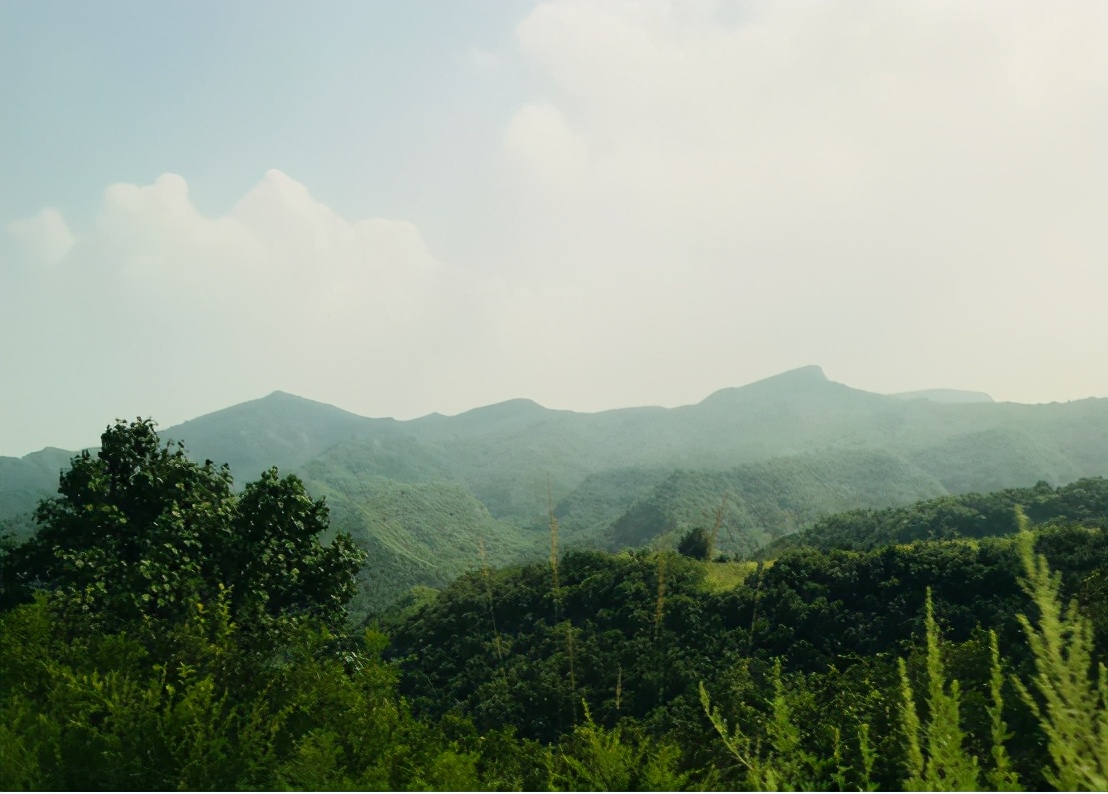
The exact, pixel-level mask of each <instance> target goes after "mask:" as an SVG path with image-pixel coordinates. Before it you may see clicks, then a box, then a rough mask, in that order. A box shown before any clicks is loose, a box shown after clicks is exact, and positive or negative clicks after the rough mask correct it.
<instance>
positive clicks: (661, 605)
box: [654, 554, 666, 637]
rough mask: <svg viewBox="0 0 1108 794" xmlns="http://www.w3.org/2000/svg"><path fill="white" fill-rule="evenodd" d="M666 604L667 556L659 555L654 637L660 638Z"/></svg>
mask: <svg viewBox="0 0 1108 794" xmlns="http://www.w3.org/2000/svg"><path fill="white" fill-rule="evenodd" d="M665 603H666V556H665V555H664V554H659V555H658V601H657V603H656V604H655V605H654V636H655V637H657V636H658V630H659V628H660V627H661V625H662V617H663V615H664V613H665Z"/></svg>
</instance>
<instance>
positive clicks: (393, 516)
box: [307, 477, 546, 614]
mask: <svg viewBox="0 0 1108 794" xmlns="http://www.w3.org/2000/svg"><path fill="white" fill-rule="evenodd" d="M307 484H308V486H309V488H310V489H311V490H312V491H314V492H315V493H317V494H320V495H323V496H325V497H326V498H327V502H328V505H329V506H330V509H331V527H332V529H333V530H334V531H336V532H349V533H350V534H351V535H352V536H353V538H354V540H355V541H356V542H357V543H358V544H359V545H360V546H361V547H363V548H365V549H367V550H368V551H369V558H368V560H367V562H366V565H365V568H364V569H363V570H362V572H361V574H360V577H359V581H360V585H361V586H360V588H359V596H358V598H357V600H356V602H355V605H354V608H355V610H356V611H357V612H359V613H362V614H364V613H366V612H369V611H373V610H375V609H378V608H380V607H381V606H383V605H386V604H391V603H393V602H395V601H396V600H397V599H399V598H400V597H401V596H403V595H404V594H405V593H407V592H408V591H409V590H411V589H412V588H413V587H416V586H424V587H442V586H444V585H446V584H448V583H449V582H451V581H453V580H454V579H455V578H456V577H457V576H458V575H459V574H461V573H462V572H464V571H466V570H470V569H475V568H478V567H480V566H481V565H484V564H488V565H503V564H506V563H513V562H519V561H520V560H522V559H525V558H527V557H533V556H535V550H536V543H537V542H538V541H540V540H546V538H545V537H537V536H536V537H530V538H529V537H528V536H527V535H525V534H522V533H520V532H519V531H518V530H516V529H515V528H514V527H512V526H511V525H509V524H506V523H504V522H501V521H497V520H496V519H494V518H493V517H492V516H491V515H489V511H488V510H486V509H485V507H484V505H482V504H481V503H480V502H479V501H477V499H476V498H474V496H473V494H472V493H470V492H469V491H468V490H467V489H466V488H465V487H464V486H461V485H458V484H457V483H446V482H423V483H400V482H395V481H393V480H386V479H383V478H379V477H375V478H368V479H365V480H363V481H362V482H361V484H360V486H359V490H358V492H357V493H356V494H353V495H348V494H345V493H343V492H340V491H337V490H335V489H333V488H332V487H330V486H329V485H327V484H325V483H321V482H319V481H312V480H309V481H308V482H307ZM482 555H483V556H482Z"/></svg>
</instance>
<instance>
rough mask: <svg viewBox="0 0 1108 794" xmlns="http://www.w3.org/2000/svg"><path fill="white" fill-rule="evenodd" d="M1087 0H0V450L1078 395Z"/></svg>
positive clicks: (1107, 238)
mask: <svg viewBox="0 0 1108 794" xmlns="http://www.w3.org/2000/svg"><path fill="white" fill-rule="evenodd" d="M1105 41H1108V3H1105V2H1102V0H1089V2H1071V1H1068V0H1050V2H1023V1H1022V0H1005V1H1004V2H1000V0H994V1H993V2H982V1H981V0H958V1H957V2H943V1H942V0H927V2H912V1H911V0H900V1H899V2H895V3H890V2H883V1H881V0H874V1H873V2H864V1H862V0H858V1H857V2H835V0H820V1H819V2H803V1H801V0H796V1H794V2H788V3H784V2H738V3H724V2H720V3H716V2H700V1H699V0H685V1H684V2H673V3H670V2H651V1H650V0H634V1H633V2H619V0H605V2H596V1H595V0H584V1H583V2H576V1H571V0H566V1H564V2H563V0H553V1H552V2H504V1H502V0H483V1H480V2H478V1H475V0H454V1H453V2H449V3H447V2H420V3H412V2H397V1H394V0H375V1H374V2H368V1H364V2H362V1H359V2H350V1H349V0H347V1H343V2H340V1H339V0H321V2H312V3H309V2H286V1H283V0H271V1H270V2H245V0H244V1H242V2H236V3H226V2H207V1H206V0H191V2H161V3H146V2H138V0H126V1H124V0H110V1H109V0H80V2H66V1H63V0H0V455H23V454H26V453H28V452H31V451H33V450H38V449H41V448H42V447H45V446H55V447H62V448H65V449H76V448H79V447H83V446H87V445H91V444H95V443H96V442H97V439H98V437H99V434H100V433H101V432H102V431H103V429H104V427H105V426H106V425H108V424H109V423H110V422H111V421H112V420H113V419H115V418H116V417H126V418H133V417H135V416H144V417H145V416H153V417H154V418H155V419H156V420H157V421H158V422H159V424H160V425H161V426H163V427H168V426H170V425H172V424H176V423H178V422H181V421H184V420H186V419H189V418H193V417H196V416H199V415H201V414H204V413H207V412H210V411H213V410H218V409H220V408H223V407H227V406H229V405H232V404H235V403H238V402H243V401H245V400H250V399H255V398H258V397H262V396H264V395H266V394H268V393H269V392H272V391H274V390H282V391H287V392H291V393H294V394H298V395H301V396H303V397H308V398H311V399H315V400H320V401H322V402H327V403H331V404H334V405H338V406H340V407H342V408H345V409H346V410H349V411H353V412H355V413H359V414H363V415H366V416H395V417H397V418H401V419H406V418H412V417H416V416H420V415H423V414H426V413H430V412H432V411H438V412H440V413H444V414H454V413H458V412H461V411H464V410H467V409H470V408H473V407H477V406H480V405H485V404H489V403H494V402H498V401H501V400H505V399H510V398H515V397H528V398H531V399H534V400H536V401H537V402H539V403H541V404H543V405H546V406H548V407H551V408H565V409H573V410H578V411H595V410H602V409H606V408H615V407H623V406H630V405H667V406H672V405H681V404H688V403H694V402H697V401H699V400H701V399H703V398H704V397H705V396H707V395H708V394H710V393H711V392H713V391H716V390H718V389H720V388H724V387H729V386H738V385H742V384H745V383H748V382H751V381H754V380H757V379H760V378H763V377H767V376H770V375H773V374H776V373H779V372H783V371H786V370H788V369H792V368H795V367H799V366H804V365H808V364H818V365H820V366H822V367H823V369H824V371H825V372H826V374H827V375H828V377H829V378H831V379H832V380H836V381H840V382H843V383H846V384H849V385H851V386H854V387H857V388H861V389H866V390H869V391H876V392H882V393H892V392H900V391H909V390H915V389H925V388H958V389H969V390H979V391H986V392H988V393H989V394H991V395H992V396H993V397H994V398H995V399H998V400H1010V401H1017V402H1050V401H1066V400H1073V399H1081V398H1086V397H1090V396H1097V397H1106V396H1108V310H1106V308H1108V48H1106V47H1104V46H1103V43H1104V42H1105Z"/></svg>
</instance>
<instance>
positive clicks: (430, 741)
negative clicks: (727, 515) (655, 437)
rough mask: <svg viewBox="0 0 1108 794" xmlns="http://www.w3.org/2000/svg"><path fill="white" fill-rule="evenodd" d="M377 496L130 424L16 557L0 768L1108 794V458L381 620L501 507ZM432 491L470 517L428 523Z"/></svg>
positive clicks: (310, 782) (574, 571)
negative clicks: (407, 583)
mask: <svg viewBox="0 0 1108 794" xmlns="http://www.w3.org/2000/svg"><path fill="white" fill-rule="evenodd" d="M793 465H796V466H810V465H811V464H810V463H807V464H800V463H796V462H795V461H794V464H793ZM803 470H804V471H806V472H808V473H809V474H810V473H811V472H812V471H813V469H810V468H805V469H803ZM785 471H786V473H788V474H790V476H791V475H793V474H795V473H796V471H798V469H788V468H787V469H786V470H785ZM814 471H818V469H814ZM672 480H673V478H672V477H670V476H661V477H660V476H659V475H658V473H656V472H655V473H651V472H649V471H635V470H631V471H624V472H623V474H622V475H620V477H618V478H611V479H606V480H604V481H603V482H599V483H598V482H596V481H594V482H593V485H594V486H599V487H598V488H597V489H596V490H598V492H600V493H606V492H608V491H609V490H612V489H615V488H617V487H618V485H619V482H621V481H625V482H627V483H628V485H629V487H631V488H632V490H635V489H638V491H639V494H640V496H639V498H642V497H643V495H644V494H649V493H651V492H652V489H657V488H660V487H662V486H664V485H665V484H666V483H669V482H671V481H672ZM772 483H773V480H765V481H764V484H765V487H766V488H767V489H768V488H770V487H771V486H772ZM359 487H364V488H365V489H366V491H365V493H364V494H363V501H361V502H359V503H358V504H357V505H354V504H351V503H347V502H345V501H343V502H342V505H343V507H342V509H343V510H357V511H360V514H359V515H357V516H350V515H345V516H344V515H342V514H341V511H340V510H336V511H335V512H334V513H332V512H331V511H329V510H328V508H327V506H326V504H325V503H324V502H322V501H318V500H316V499H314V498H312V496H311V495H309V493H308V491H307V490H306V489H305V487H304V484H303V483H302V482H301V481H300V479H299V478H297V477H296V476H294V475H289V476H283V475H281V474H280V473H278V471H277V470H276V469H270V470H267V471H265V472H263V473H262V475H261V477H260V478H259V479H257V480H253V481H248V482H246V483H240V484H239V487H237V488H236V487H235V486H234V483H233V480H232V477H231V472H230V471H229V470H227V469H226V468H220V467H216V466H214V465H212V464H210V463H209V464H205V465H200V464H197V463H195V462H193V461H192V460H190V459H189V457H187V456H186V455H185V453H184V450H182V449H181V448H179V447H176V446H173V445H169V446H166V445H163V444H162V443H161V442H160V441H159V439H158V436H157V434H156V433H154V431H153V428H152V426H151V424H150V423H149V422H136V423H130V424H127V423H121V424H118V425H116V426H114V427H113V428H109V430H108V432H106V433H105V435H104V437H103V446H102V447H101V449H100V451H99V452H98V453H97V454H95V455H92V454H88V453H85V454H83V455H81V456H78V457H76V458H74V460H73V461H72V466H71V468H70V469H68V470H67V471H66V472H65V473H64V474H63V475H62V477H61V479H60V482H59V488H58V490H59V495H58V496H57V497H56V498H54V499H52V500H50V501H48V502H45V503H43V505H42V506H41V507H40V508H39V510H38V512H37V523H38V526H39V530H38V532H37V534H36V535H35V536H33V537H32V538H31V539H30V540H28V541H27V542H25V543H22V544H15V545H13V544H11V543H10V542H9V543H7V544H5V545H3V546H0V747H2V748H3V750H2V751H0V787H3V788H4V789H5V790H15V789H62V790H66V789H74V788H84V789H115V790H126V789H159V790H160V789H180V788H187V789H203V790H206V789H218V790H232V789H240V788H252V789H253V788H261V789H278V788H292V789H352V788H371V789H402V790H417V789H443V790H476V789H494V790H516V789H529V790H531V789H550V790H559V789H563V790H580V789H586V790H635V789H653V790H685V789H721V790H735V789H754V790H768V789H782V788H783V789H807V790H873V789H886V790H901V789H904V790H969V789H990V790H993V789H995V790H1018V789H1029V790H1038V789H1044V788H1045V789H1059V790H1104V788H1105V786H1106V785H1108V753H1106V752H1105V749H1106V748H1108V667H1106V663H1108V481H1106V480H1104V479H1089V480H1083V481H1080V482H1077V483H1074V484H1072V485H1069V486H1066V487H1062V488H1052V487H1050V486H1048V485H1046V484H1041V485H1038V486H1036V487H1033V488H1028V489H1017V490H1008V491H1003V492H999V493H992V494H982V495H970V496H965V497H958V498H952V497H949V496H947V497H942V498H939V499H936V500H931V501H926V502H921V503H917V504H915V505H912V506H910V507H902V508H892V509H888V510H879V511H853V512H848V513H845V514H840V515H836V516H831V517H828V518H827V519H825V520H823V521H821V522H820V523H818V524H817V525H816V526H815V527H814V528H813V529H812V530H810V531H808V532H806V533H802V534H801V535H798V536H796V537H797V541H798V542H797V543H794V544H792V545H793V547H792V548H787V549H786V548H784V547H783V546H782V545H781V542H780V541H779V542H778V543H777V544H775V545H772V546H770V547H769V548H768V549H765V550H764V551H763V553H762V555H761V557H760V559H759V560H758V561H740V562H712V561H711V559H712V554H711V549H708V550H707V554H705V555H697V556H706V557H707V560H703V559H699V558H693V557H689V556H682V555H680V554H677V553H675V552H673V551H671V550H669V549H637V550H630V551H624V552H620V553H616V554H613V553H610V552H605V551H599V550H591V551H569V552H564V553H551V554H550V556H549V559H547V560H546V561H544V562H541V563H532V564H525V565H508V566H498V565H497V564H496V558H495V556H494V554H495V553H497V552H494V551H493V550H491V549H490V550H488V552H487V554H486V556H485V557H484V558H483V559H478V560H477V561H476V562H475V563H474V565H473V566H472V567H471V569H470V570H469V571H467V572H465V573H463V574H462V575H461V576H459V577H457V578H456V579H454V580H453V581H450V582H449V583H447V584H445V586H444V587H443V589H442V590H441V591H440V592H437V593H436V592H433V591H429V590H421V591H417V592H413V593H411V594H410V595H409V597H408V598H406V599H404V600H403V601H402V602H401V603H399V604H397V606H395V607H394V608H392V609H390V610H387V611H384V612H380V613H378V614H377V616H376V618H375V619H374V620H373V621H367V622H362V623H361V625H358V624H357V622H356V621H355V619H354V617H353V613H352V611H351V603H352V602H353V601H354V600H355V599H356V598H357V597H358V595H357V592H358V590H359V586H360V587H361V588H362V589H363V592H364V588H365V587H366V585H367V583H368V584H369V586H373V582H375V581H377V580H378V579H382V578H386V579H387V576H388V572H387V570H386V567H387V563H388V562H389V561H391V560H395V559H397V558H398V557H402V556H405V555H406V556H407V557H408V558H410V559H412V560H414V561H416V562H418V563H419V564H434V563H435V562H436V561H435V560H434V559H430V558H429V556H428V555H429V550H430V547H429V546H428V545H426V544H428V543H429V542H430V541H429V540H428V539H427V538H429V537H430V535H431V534H434V533H435V532H436V531H437V532H438V534H441V535H444V536H445V537H447V538H448V543H456V544H458V545H459V546H464V545H467V544H469V543H471V542H473V541H476V542H477V544H478V546H479V547H480V546H482V545H484V546H491V545H492V540H493V538H494V537H495V536H494V535H490V534H489V533H490V532H495V530H496V524H495V519H492V518H491V517H490V516H489V515H488V513H487V512H485V511H484V510H483V508H481V507H480V505H479V504H478V503H477V502H476V501H475V500H474V499H473V497H472V495H471V494H470V493H469V492H468V491H466V490H465V489H464V488H462V487H461V486H458V485H452V486H449V487H446V486H444V484H442V483H437V484H436V483H423V484H403V485H402V484H398V483H396V482H394V481H390V480H387V479H383V478H381V479H377V480H373V479H368V478H367V479H364V480H362V481H361V483H360V485H359ZM398 489H399V490H398ZM593 504H597V505H602V504H608V507H607V508H606V509H607V510H608V512H609V513H610V512H612V511H613V510H615V509H617V508H616V507H614V506H612V505H611V504H610V503H609V502H606V501H605V500H604V499H599V498H598V499H596V500H594V501H593ZM578 509H579V508H578V507H576V506H574V505H572V504H570V505H567V506H566V507H565V512H563V515H564V516H566V517H567V518H568V517H569V516H570V515H572V514H574V512H575V511H577V510H578ZM408 510H415V512H416V513H417V514H419V515H426V514H428V511H430V512H433V513H435V514H442V515H447V516H452V517H453V519H454V520H453V523H443V524H441V525H439V526H438V527H428V528H427V529H428V532H427V533H426V537H424V538H423V539H422V540H421V539H420V538H409V537H406V533H405V532H403V531H401V530H399V529H398V526H407V525H408V523H410V521H413V520H416V519H401V518H395V519H394V518H393V517H394V516H401V515H403V514H404V513H405V511H408ZM394 520H395V521H397V522H399V523H397V524H393V523H391V522H393V521H394ZM359 521H360V522H362V523H364V524H370V523H376V525H377V529H376V531H375V532H373V533H371V536H372V537H390V538H391V539H392V541H393V544H394V545H393V546H392V547H390V548H388V549H385V548H381V547H371V548H370V549H369V552H368V554H367V552H366V551H365V550H364V549H359V548H358V544H357V543H356V541H355V538H354V537H352V536H351V535H350V534H347V533H346V532H344V531H342V529H343V525H344V524H346V525H355V524H357V522H359ZM557 537H558V535H557V519H556V517H554V519H553V520H551V521H550V525H549V534H548V535H547V537H546V540H547V543H548V544H554V543H556V541H557ZM421 544H424V545H421ZM680 545H681V546H682V548H686V547H688V544H686V543H681V544H680ZM547 548H550V546H549V545H548V547H547ZM374 558H376V559H374ZM413 564H415V563H413ZM436 575H442V576H446V575H447V574H446V572H445V571H443V570H439V571H437V572H436ZM359 578H360V581H361V585H359V584H358V583H357V582H358V579H359ZM1067 603H1070V604H1071V606H1070V607H1068V608H1066V606H1065V605H1066V604H1067Z"/></svg>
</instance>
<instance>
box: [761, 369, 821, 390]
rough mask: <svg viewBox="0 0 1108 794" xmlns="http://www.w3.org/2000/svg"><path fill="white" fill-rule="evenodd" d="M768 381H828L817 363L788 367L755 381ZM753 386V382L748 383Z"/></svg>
mask: <svg viewBox="0 0 1108 794" xmlns="http://www.w3.org/2000/svg"><path fill="white" fill-rule="evenodd" d="M769 381H774V382H778V383H781V382H784V381H791V382H794V383H829V382H830V381H828V379H827V376H826V375H825V374H824V373H823V367H821V366H819V365H818V364H808V365H807V366H804V367H797V368H796V369H790V370H787V371H786V372H782V373H781V374H780V375H771V376H770V377H768V378H763V379H762V380H760V381H755V383H767V382H769ZM750 385H751V386H753V385H754V384H753V383H752V384H750Z"/></svg>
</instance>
